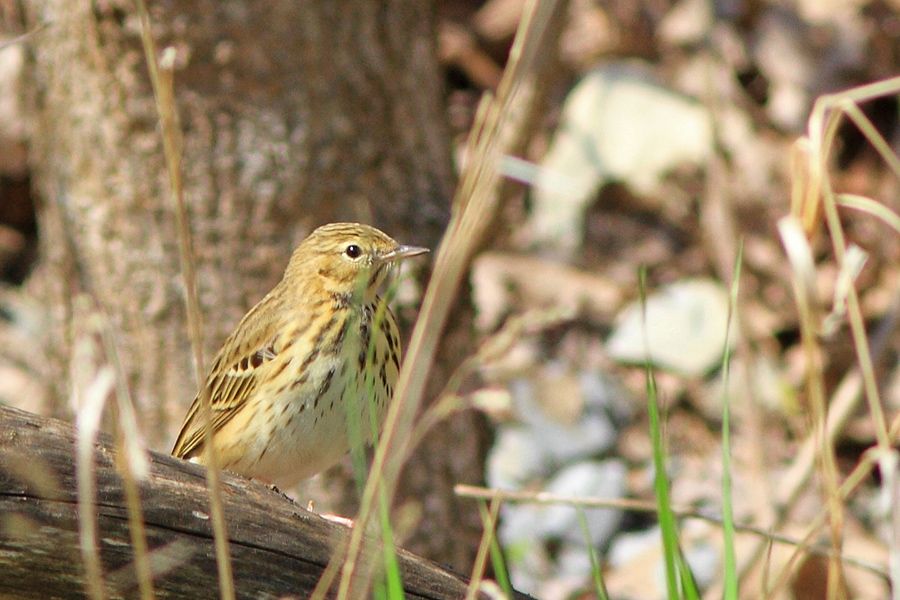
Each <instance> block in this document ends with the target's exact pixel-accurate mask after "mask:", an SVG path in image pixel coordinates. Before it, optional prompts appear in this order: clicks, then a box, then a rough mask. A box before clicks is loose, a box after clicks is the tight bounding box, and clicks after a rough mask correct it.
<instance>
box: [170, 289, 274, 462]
mask: <svg viewBox="0 0 900 600" xmlns="http://www.w3.org/2000/svg"><path fill="white" fill-rule="evenodd" d="M258 309H259V306H257V307H256V308H255V309H254V310H252V311H250V312H249V313H247V316H246V317H244V319H243V320H242V321H241V323H240V324H239V325H238V327H237V329H235V332H234V333H232V334H231V336H229V338H228V340H226V342H225V343H224V344H223V345H222V349H221V350H219V353H218V354H217V355H216V358H215V360H214V361H213V366H212V368H211V369H210V371H209V375H208V376H207V378H206V383H205V384H204V385H205V389H206V390H209V401H210V407H211V408H212V432H213V434H215V433H216V432H217V431H219V430H220V429H222V427H223V426H224V425H225V424H226V423H227V422H228V421H229V420H231V418H232V417H234V415H236V414H237V413H238V412H240V410H241V409H242V408H243V407H244V406H246V404H247V400H248V399H249V398H250V397H251V396H252V395H253V392H254V391H255V390H256V388H257V387H258V386H259V384H260V381H261V380H262V377H261V372H262V371H263V370H264V369H266V368H267V367H268V365H269V363H270V362H271V361H272V360H273V359H274V358H275V357H276V356H277V351H276V335H277V332H278V327H277V325H276V324H275V323H273V322H272V321H271V320H270V319H268V318H265V317H264V316H263V313H265V312H267V311H261V310H258ZM269 314H271V313H269ZM200 403H201V395H200V394H199V393H198V394H197V396H196V397H195V398H194V401H193V402H192V403H191V408H190V409H189V410H188V414H187V416H186V417H185V419H184V425H182V426H181V432H180V433H179V434H178V438H177V439H176V440H175V446H174V447H173V448H172V455H174V456H177V457H179V458H190V457H192V456H195V455H197V454H198V453H199V450H200V449H201V448H202V447H203V439H204V422H203V414H202V412H201V410H200V406H201V404H200Z"/></svg>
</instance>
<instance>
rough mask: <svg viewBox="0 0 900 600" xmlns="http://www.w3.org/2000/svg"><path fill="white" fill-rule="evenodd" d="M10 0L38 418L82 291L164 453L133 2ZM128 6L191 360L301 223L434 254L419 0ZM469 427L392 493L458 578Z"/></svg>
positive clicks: (458, 334) (160, 227)
mask: <svg viewBox="0 0 900 600" xmlns="http://www.w3.org/2000/svg"><path fill="white" fill-rule="evenodd" d="M25 4H26V10H27V20H28V23H27V26H28V28H29V29H31V28H35V27H36V26H38V25H40V24H48V25H47V27H46V29H44V30H43V31H41V33H40V34H39V35H36V36H35V37H34V38H33V41H32V44H31V45H30V46H29V48H30V51H31V56H30V65H29V67H28V68H26V73H28V77H29V78H30V80H29V90H30V91H29V94H30V102H29V105H30V106H33V107H34V109H35V114H34V122H35V131H34V137H33V143H32V148H31V151H32V163H33V165H34V166H35V181H36V184H37V188H38V189H37V191H38V194H39V196H40V197H41V198H42V205H41V208H40V214H39V223H40V230H41V245H42V262H41V264H40V266H39V268H38V269H37V270H36V272H35V275H34V276H33V277H32V280H31V281H30V283H29V286H30V289H31V290H32V291H33V292H34V293H35V294H36V295H38V296H39V297H40V298H41V299H42V300H43V301H44V302H45V304H46V306H47V307H48V312H49V319H48V321H49V325H48V328H47V336H46V339H45V342H44V348H45V351H46V354H47V370H48V371H47V372H48V377H49V378H50V380H51V381H53V382H55V384H56V391H57V393H56V395H55V402H54V404H53V405H52V406H48V407H47V409H46V412H47V413H49V414H55V415H61V416H65V415H67V414H68V410H69V409H67V408H66V407H67V403H65V402H64V399H65V398H66V397H67V395H68V390H69V388H70V382H69V379H70V375H71V371H72V369H73V368H76V367H77V361H73V349H74V347H75V345H76V342H77V341H78V337H79V335H80V334H79V328H80V326H81V321H82V319H81V314H82V312H81V311H80V309H79V306H78V304H77V302H76V299H77V298H78V297H79V295H81V294H87V295H88V296H90V297H92V298H93V302H95V303H96V305H97V306H98V307H99V309H100V310H101V311H102V313H104V314H105V315H106V316H107V317H108V318H109V319H110V321H111V324H112V329H113V332H114V335H113V336H112V337H113V338H114V342H115V346H116V348H117V354H118V355H119V357H120V359H121V370H122V372H123V373H124V375H125V378H126V380H127V383H128V386H129V388H130V390H131V391H132V394H133V395H134V398H135V402H136V404H137V406H138V410H139V412H140V415H141V424H142V427H143V432H144V435H145V437H146V438H147V440H148V441H149V443H150V445H151V447H154V448H157V449H160V450H164V451H167V450H168V449H169V448H168V446H169V444H170V443H171V440H172V438H173V436H174V432H175V429H176V428H177V426H178V425H179V423H180V421H181V418H182V416H183V415H184V413H185V411H186V408H187V406H188V404H189V402H190V400H191V399H192V397H193V395H194V393H195V390H196V380H195V376H194V374H193V372H192V367H191V366H190V365H191V364H192V361H191V359H190V344H189V341H188V336H187V333H186V327H185V311H184V303H183V299H182V297H183V283H182V280H181V277H180V270H179V266H178V252H177V237H176V232H175V226H174V222H175V219H174V215H173V208H172V203H171V202H170V200H169V191H168V180H167V174H166V170H165V166H164V162H163V154H162V149H161V141H160V135H159V132H158V115H157V112H156V109H155V104H154V100H153V95H152V91H151V87H150V83H149V76H148V71H147V66H146V63H145V60H144V55H143V50H142V46H141V41H140V26H139V21H138V19H137V16H136V12H135V10H134V4H133V3H132V2H131V1H129V0H103V1H99V0H95V1H93V2H71V1H68V0H40V1H38V0H27V1H26V2H25ZM149 4H150V11H151V21H152V29H153V36H154V38H155V40H156V42H157V45H158V47H159V48H160V49H162V48H165V47H167V46H171V47H173V48H174V49H175V50H176V57H177V58H176V74H175V93H176V100H177V103H178V110H179V112H180V118H181V125H182V130H183V132H184V143H183V152H184V157H183V168H182V171H183V177H184V187H185V199H186V202H187V204H188V207H189V213H190V224H191V229H192V232H193V242H194V245H193V250H194V255H195V258H196V262H197V273H198V279H199V281H198V291H199V297H200V302H201V306H202V310H203V313H204V315H205V318H204V320H205V329H204V337H205V339H204V347H205V351H206V356H207V357H209V356H210V354H211V353H212V352H213V351H215V349H216V348H217V347H218V346H219V344H221V342H222V340H223V339H224V337H225V336H226V335H227V334H228V333H229V332H230V330H231V329H232V328H233V327H234V326H235V324H236V323H237V321H238V320H239V319H240V317H241V315H242V314H243V313H244V312H245V311H246V310H247V309H248V308H249V307H250V306H252V305H253V304H254V303H255V302H256V301H257V300H258V299H259V298H261V297H262V295H263V294H264V293H265V292H266V291H268V289H270V288H271V286H272V285H273V284H274V283H275V282H276V281H277V280H278V279H279V278H280V276H281V273H282V271H283V269H284V266H285V264H286V262H287V258H288V256H289V255H290V251H291V249H292V248H293V247H294V246H295V245H296V244H297V243H298V242H299V241H300V240H301V239H302V238H303V237H304V236H305V235H306V234H307V233H308V232H309V231H310V230H311V229H312V228H313V227H314V226H316V225H319V224H322V223H325V222H329V221H337V220H359V221H364V222H368V223H372V224H374V225H376V226H378V227H380V228H382V229H384V230H385V231H387V232H388V233H389V234H391V235H392V236H394V237H396V238H397V239H400V240H402V241H403V242H406V243H413V244H419V245H426V246H430V247H435V246H436V244H437V242H438V240H439V238H440V235H441V232H442V230H443V226H444V224H445V222H446V219H447V216H448V214H449V206H448V202H449V198H450V191H451V189H452V186H453V173H452V169H451V162H450V154H449V142H448V136H447V135H446V133H445V127H444V115H443V111H442V97H441V80H440V77H439V69H438V66H437V62H436V59H435V53H434V47H433V46H434V40H435V36H434V15H433V11H432V7H431V5H430V3H426V2H419V1H416V0H394V1H391V2H367V1H364V0H342V1H329V2H297V1H296V0H278V1H272V2H251V1H249V0H234V1H230V2H221V1H219V0H201V1H198V2H178V1H175V0H159V1H154V2H149ZM454 327H455V331H454V332H451V333H450V334H449V335H448V337H449V339H451V340H454V343H453V349H452V352H453V354H452V355H453V356H454V359H453V360H454V361H458V360H459V359H460V358H461V357H462V355H463V354H462V353H463V352H465V349H466V347H467V345H468V342H469V335H468V321H467V320H460V321H457V324H456V325H455V326H454ZM406 331H407V332H408V327H407V328H406ZM448 355H450V354H448ZM452 366H454V365H453V364H450V365H445V369H449V368H452ZM443 372H446V370H445V371H443ZM443 377H444V375H442V374H439V375H437V377H436V381H435V382H433V383H434V388H433V389H439V388H440V386H441V385H442V381H441V380H438V379H443ZM473 431H475V432H478V431H483V427H482V426H481V424H480V422H479V421H478V420H477V417H475V416H473V415H462V416H460V417H458V418H457V419H456V420H455V421H454V422H452V423H451V424H450V425H449V426H448V427H447V428H445V429H444V430H443V431H442V432H441V433H440V434H436V435H434V436H432V438H430V439H429V441H428V442H427V443H426V444H425V446H424V447H423V448H422V449H420V452H419V454H418V455H417V456H418V457H421V458H414V459H413V460H412V462H411V464H410V466H409V477H408V478H407V480H408V481H410V482H414V487H413V488H411V491H410V493H408V494H405V496H411V497H416V498H423V497H426V492H425V490H429V491H428V492H427V502H424V503H423V505H424V513H423V514H424V515H425V518H424V520H423V522H424V523H433V524H436V525H432V526H431V527H425V526H423V527H420V528H417V529H416V531H417V533H416V539H414V540H412V541H411V542H410V543H411V544H412V547H413V548H416V547H420V546H421V547H422V548H426V549H427V550H428V555H429V556H430V557H431V558H434V559H436V560H440V561H443V562H447V563H450V564H453V565H455V566H457V567H459V568H468V566H469V560H470V559H471V556H472V554H473V553H474V550H475V548H476V545H477V544H476V542H477V539H478V534H479V524H478V519H477V515H476V512H475V510H474V506H472V505H471V504H458V503H457V502H458V501H457V500H456V499H454V498H453V497H452V492H451V486H452V484H453V483H455V482H457V481H462V482H468V483H475V482H478V481H479V479H480V477H481V469H482V458H483V452H482V444H481V443H480V440H481V439H483V436H481V435H473V434H472V433H473ZM438 479H439V480H441V481H435V480H438ZM411 485H412V484H411ZM332 487H335V486H332ZM328 505H329V503H328V502H324V506H328ZM445 523H458V524H459V523H461V524H462V526H460V527H457V528H456V529H455V530H454V529H452V528H443V527H441V525H443V524H445ZM451 538H453V541H452V543H451ZM417 540H418V541H417ZM426 540H427V546H422V545H421V544H419V543H418V542H423V543H424V542H425V541H426Z"/></svg>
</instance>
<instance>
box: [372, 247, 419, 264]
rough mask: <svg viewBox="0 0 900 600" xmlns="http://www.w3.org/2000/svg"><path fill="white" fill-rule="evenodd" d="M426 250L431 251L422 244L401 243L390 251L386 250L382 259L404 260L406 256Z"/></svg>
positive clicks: (415, 254)
mask: <svg viewBox="0 0 900 600" xmlns="http://www.w3.org/2000/svg"><path fill="white" fill-rule="evenodd" d="M426 252H430V250H429V249H428V248H422V247H420V246H404V245H402V244H401V245H400V246H397V247H396V248H394V249H393V250H391V251H390V252H385V253H384V254H382V255H381V260H382V262H396V261H398V260H403V259H404V258H409V257H411V256H418V255H420V254H425V253H426Z"/></svg>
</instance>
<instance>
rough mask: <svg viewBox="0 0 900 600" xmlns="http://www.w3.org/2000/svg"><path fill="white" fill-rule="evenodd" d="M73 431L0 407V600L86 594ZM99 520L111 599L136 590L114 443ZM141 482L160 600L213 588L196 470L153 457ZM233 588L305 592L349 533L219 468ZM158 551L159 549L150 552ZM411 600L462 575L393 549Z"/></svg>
mask: <svg viewBox="0 0 900 600" xmlns="http://www.w3.org/2000/svg"><path fill="white" fill-rule="evenodd" d="M74 449H75V431H74V429H73V427H72V426H71V425H70V424H68V423H65V422H63V421H59V420H56V419H50V418H46V417H40V416H38V415H34V414H31V413H27V412H23V411H19V410H15V409H11V408H3V407H0V597H15V598H76V597H83V596H84V595H85V587H84V569H83V566H82V562H81V555H80V552H79V535H78V515H77V510H78V502H77V495H76V471H75V461H74V456H75V452H74ZM95 457H96V458H95V477H96V482H97V499H96V504H97V519H98V527H99V536H98V539H99V540H100V550H101V557H102V563H103V573H104V582H105V584H106V586H107V594H108V596H109V597H113V598H116V597H135V596H136V595H137V587H136V586H137V584H136V580H135V574H134V568H133V564H132V559H133V556H132V547H131V543H130V535H129V525H128V519H127V509H126V505H125V498H124V492H123V488H122V478H121V477H120V476H119V473H118V472H117V470H116V466H115V458H116V450H115V448H114V446H113V444H112V442H111V440H110V438H109V437H108V436H101V439H100V440H99V441H98V443H97V444H96V445H95ZM150 458H151V476H150V477H149V478H148V479H147V480H146V481H143V482H141V483H140V494H141V503H142V508H143V514H144V521H145V525H146V531H147V541H148V544H149V546H150V548H151V551H152V552H153V554H154V558H153V567H154V573H155V574H156V575H155V578H154V581H153V583H154V588H155V591H156V594H157V597H159V598H212V597H216V596H217V584H216V563H215V555H214V550H213V543H212V528H211V524H210V520H209V518H208V516H207V515H208V514H209V509H208V501H207V496H206V484H205V479H204V469H203V468H202V467H200V466H198V465H194V464H190V463H187V462H184V461H180V460H177V459H174V458H172V457H169V456H164V455H160V454H151V457H150ZM223 483H224V487H223V494H222V496H223V502H224V509H225V515H226V519H227V522H228V532H229V539H230V544H231V545H230V547H231V556H232V561H233V566H234V577H235V584H236V588H237V590H238V595H239V597H252V598H276V597H284V596H290V597H299V598H305V597H307V596H308V595H309V593H310V592H311V590H312V588H313V586H315V584H316V582H317V581H318V579H319V577H320V575H321V574H322V571H323V569H324V567H325V565H326V564H327V562H328V559H329V557H330V556H331V553H332V551H333V549H334V548H335V547H336V545H337V544H338V543H340V542H341V540H343V539H344V538H345V536H346V535H347V533H348V529H347V528H346V527H343V526H341V525H338V524H335V523H332V522H330V521H327V520H325V519H323V518H322V517H320V516H318V515H316V514H314V513H311V512H309V511H307V510H305V509H303V508H301V507H300V506H298V505H297V504H295V503H294V502H292V501H291V500H290V499H288V498H286V497H285V496H282V495H281V494H279V493H277V492H275V491H273V490H271V489H269V488H268V487H266V486H264V485H262V484H260V483H257V482H254V481H250V480H247V479H243V478H241V477H237V476H232V475H229V474H224V475H223ZM154 551H155V552H154ZM400 565H401V570H402V574H403V583H404V588H405V590H406V593H407V596H408V597H410V598H460V597H462V596H463V595H464V592H465V585H466V583H465V580H464V579H463V578H462V577H459V576H457V575H454V574H452V573H450V572H448V571H446V570H444V569H442V568H440V567H438V566H437V565H435V564H434V563H431V562H430V561H427V560H425V559H422V558H420V557H417V556H415V555H412V554H410V553H408V552H405V551H401V552H400Z"/></svg>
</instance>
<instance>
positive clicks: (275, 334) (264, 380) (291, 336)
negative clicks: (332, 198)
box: [172, 223, 428, 488]
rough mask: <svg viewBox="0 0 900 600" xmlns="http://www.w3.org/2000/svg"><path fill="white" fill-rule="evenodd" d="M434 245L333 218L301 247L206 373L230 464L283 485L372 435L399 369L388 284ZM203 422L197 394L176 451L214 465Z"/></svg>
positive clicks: (218, 447)
mask: <svg viewBox="0 0 900 600" xmlns="http://www.w3.org/2000/svg"><path fill="white" fill-rule="evenodd" d="M425 252H428V250H427V249H426V248H418V247H415V246H403V245H401V244H398V243H397V242H395V241H394V240H393V239H391V238H390V237H389V236H387V235H386V234H384V233H383V232H381V231H379V230H378V229H375V228H374V227H369V226H368V225H360V224H357V223H332V224H330V225H324V226H322V227H319V228H318V229H316V230H315V231H313V232H312V233H311V234H310V235H309V237H307V238H306V239H305V240H304V241H303V242H302V243H301V244H300V245H299V246H298V247H297V249H296V250H295V251H294V254H293V256H291V260H290V262H289V263H288V266H287V269H286V270H285V272H284V277H283V278H282V280H281V281H280V282H279V283H278V285H276V286H275V288H274V289H273V290H272V291H271V292H269V293H268V294H267V295H266V297H265V298H263V299H262V300H261V301H260V302H259V304H257V305H256V306H254V307H253V308H252V309H250V312H248V313H247V314H246V315H245V316H244V318H243V319H241V322H240V323H239V324H238V326H237V328H236V329H235V330H234V332H233V333H232V334H231V335H230V336H229V337H228V339H227V340H226V341H225V344H224V345H223V346H222V349H221V350H219V353H218V354H217V355H216V357H215V359H214V360H213V363H212V368H211V369H210V372H209V374H208V375H207V377H206V383H205V387H206V389H207V390H209V399H210V406H211V408H212V441H213V446H214V450H215V451H216V452H217V454H218V457H219V461H218V462H219V465H220V466H222V467H223V468H225V469H228V470H230V471H234V472H236V473H240V474H243V475H246V476H248V477H253V478H256V479H260V480H263V481H267V482H269V483H274V484H276V485H278V486H279V487H282V488H285V487H290V486H292V485H294V484H296V483H297V482H299V481H301V480H303V479H305V478H307V477H310V476H312V475H314V474H316V473H318V472H319V471H322V470H324V469H326V468H328V467H330V466H331V465H333V464H334V463H336V462H337V461H338V460H340V458H341V457H342V456H343V455H344V454H346V453H347V451H348V450H349V449H350V440H351V438H350V436H351V435H353V434H354V433H353V432H359V435H360V438H359V439H361V440H362V441H365V442H366V443H369V442H371V440H372V439H373V436H374V429H375V428H376V427H378V428H380V426H381V423H382V420H383V418H384V415H385V414H386V412H387V405H388V402H389V401H390V400H391V398H392V396H393V393H394V385H395V383H396V381H397V374H398V372H399V369H400V335H399V332H398V330H397V323H396V321H395V319H394V315H393V314H392V313H391V311H390V310H389V309H388V307H387V306H386V304H385V303H384V301H383V300H382V299H381V298H380V297H379V296H378V289H379V287H380V286H381V284H382V283H383V282H384V280H385V278H386V276H387V274H388V272H389V271H390V269H391V266H392V265H394V264H396V262H397V261H399V260H401V259H404V258H408V257H410V256H417V255H419V254H423V253H425ZM354 417H356V418H354ZM354 425H355V427H354ZM203 432H204V421H203V415H202V411H201V410H200V394H199V393H198V394H197V396H196V397H195V398H194V402H193V403H192V404H191V408H190V410H188V413H187V416H186V417H185V420H184V425H182V427H181V433H179V434H178V439H177V440H176V441H175V447H174V448H173V449H172V454H173V455H174V456H177V457H179V458H186V459H192V460H195V461H197V462H200V463H205V461H206V458H205V453H204V436H203Z"/></svg>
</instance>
